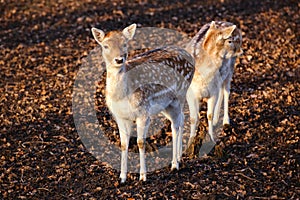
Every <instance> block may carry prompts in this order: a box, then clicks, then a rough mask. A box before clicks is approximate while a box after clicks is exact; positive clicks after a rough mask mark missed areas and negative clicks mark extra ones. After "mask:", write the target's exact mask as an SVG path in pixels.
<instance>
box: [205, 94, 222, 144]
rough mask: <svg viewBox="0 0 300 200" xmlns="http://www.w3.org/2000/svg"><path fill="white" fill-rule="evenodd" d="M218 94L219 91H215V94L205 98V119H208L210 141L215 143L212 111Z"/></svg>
mask: <svg viewBox="0 0 300 200" xmlns="http://www.w3.org/2000/svg"><path fill="white" fill-rule="evenodd" d="M218 96H219V92H218V91H217V92H216V94H215V95H212V96H211V97H210V98H209V99H208V100H207V119H208V133H209V136H210V139H211V141H212V142H214V143H215V140H214V134H213V133H214V131H213V113H214V109H215V107H216V103H217V99H218Z"/></svg>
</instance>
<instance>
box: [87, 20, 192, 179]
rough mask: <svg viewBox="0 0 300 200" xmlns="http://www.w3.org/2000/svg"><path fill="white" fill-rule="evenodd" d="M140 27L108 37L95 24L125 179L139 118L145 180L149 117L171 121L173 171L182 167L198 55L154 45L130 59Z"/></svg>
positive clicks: (108, 100) (142, 171)
mask: <svg viewBox="0 0 300 200" xmlns="http://www.w3.org/2000/svg"><path fill="white" fill-rule="evenodd" d="M135 31H136V25H135V24H132V25H130V26H128V27H126V28H125V29H123V31H111V32H109V33H108V34H106V35H105V33H104V32H103V31H102V30H99V29H96V28H92V34H93V36H94V38H95V40H96V41H97V42H98V43H99V44H100V46H101V47H102V56H103V58H104V61H105V64H106V70H107V77H106V103H107V106H108V108H109V110H110V111H111V112H112V114H113V116H114V118H115V120H116V122H117V124H118V129H119V133H120V139H121V151H122V153H121V173H120V178H121V182H122V183H123V182H125V181H126V177H127V157H128V144H129V138H130V133H131V130H132V125H133V122H134V121H135V122H136V126H137V144H138V148H139V154H140V180H143V181H146V163H145V137H146V133H147V131H148V127H149V123H150V116H152V115H156V114H158V113H162V114H163V115H164V116H165V117H166V118H167V119H169V120H170V121H171V128H172V140H173V144H172V145H173V151H172V152H173V157H172V163H171V164H172V169H178V167H179V166H178V162H179V161H180V159H181V154H182V141H181V140H182V132H183V125H184V115H183V105H184V101H185V97H186V92H187V90H188V87H189V86H190V83H191V82H192V79H193V75H194V71H195V67H194V58H193V57H192V56H191V55H190V54H189V53H188V52H186V50H184V49H180V48H177V47H162V48H158V49H154V50H151V51H148V52H146V53H143V54H140V55H138V56H136V57H134V58H133V59H130V60H127V53H128V47H127V46H128V42H129V41H130V40H131V39H132V38H133V36H134V34H135Z"/></svg>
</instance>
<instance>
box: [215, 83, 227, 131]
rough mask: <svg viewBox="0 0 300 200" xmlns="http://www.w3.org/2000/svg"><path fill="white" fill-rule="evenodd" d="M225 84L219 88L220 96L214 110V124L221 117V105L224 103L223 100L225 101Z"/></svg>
mask: <svg viewBox="0 0 300 200" xmlns="http://www.w3.org/2000/svg"><path fill="white" fill-rule="evenodd" d="M223 95H224V93H223V86H222V87H221V88H220V89H219V98H218V100H217V104H216V107H215V110H214V116H213V125H214V126H216V125H217V123H218V121H219V117H220V111H221V105H222V101H223Z"/></svg>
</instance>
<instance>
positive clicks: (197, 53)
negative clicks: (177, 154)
mask: <svg viewBox="0 0 300 200" xmlns="http://www.w3.org/2000/svg"><path fill="white" fill-rule="evenodd" d="M241 44H242V35H241V31H240V30H239V29H238V28H237V27H236V25H234V24H232V23H229V22H222V21H217V22H214V21H212V22H211V23H208V24H206V25H204V26H203V27H202V28H201V29H200V31H199V32H198V33H197V34H196V35H195V36H194V37H193V39H192V40H191V41H190V42H189V43H188V45H187V46H186V50H187V51H188V52H189V53H190V54H191V55H192V56H193V57H194V59H195V68H196V70H195V74H194V78H193V81H192V83H191V86H190V88H189V90H188V92H187V102H188V106H189V110H190V120H191V133H190V139H189V142H188V145H190V144H191V143H192V141H193V139H194V137H195V134H196V128H197V125H198V112H199V101H200V99H202V98H208V100H207V119H208V133H209V136H210V138H211V141H212V142H215V140H214V136H213V126H215V125H216V124H217V122H218V120H219V114H220V107H221V104H222V101H223V97H224V118H223V125H225V124H229V115H228V100H229V93H230V82H231V79H232V75H233V70H234V64H235V60H236V57H237V56H239V55H241V54H242V53H243V50H242V49H241Z"/></svg>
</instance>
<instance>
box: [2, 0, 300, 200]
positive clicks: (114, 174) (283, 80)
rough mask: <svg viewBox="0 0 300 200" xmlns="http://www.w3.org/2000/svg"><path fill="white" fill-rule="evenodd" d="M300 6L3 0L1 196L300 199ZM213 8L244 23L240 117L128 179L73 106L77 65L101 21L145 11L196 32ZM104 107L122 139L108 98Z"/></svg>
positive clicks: (120, 24) (291, 2)
mask: <svg viewBox="0 0 300 200" xmlns="http://www.w3.org/2000/svg"><path fill="white" fill-rule="evenodd" d="M203 2H204V1H203ZM299 8H300V4H299V1H297V0H286V1H279V0H277V1H276V0H275V1H269V0H266V1H262V0H252V1H242V0H231V1H227V0H225V1H224V2H221V1H212V0H210V1H206V2H205V3H202V1H198V0H191V1H177V2H176V3H174V2H173V1H168V0H166V1H151V0H149V1H148V0H140V1H130V2H129V3H128V2H123V1H105V0H98V1H95V0H83V1H67V0H61V1H46V0H40V1H25V0H20V1H12V0H6V1H0V25H1V30H0V54H1V55H0V109H1V112H0V152H1V153H0V199H150V198H152V199H299V198H300V184H299V180H300V173H299V161H300V148H299V137H300V134H299V130H300V122H299V121H300V90H299V88H300V82H299V80H300V62H299V55H300V48H299V47H300V45H299V44H300V38H299V32H300V13H299ZM212 20H224V21H230V22H233V23H235V24H237V25H238V27H240V29H241V30H242V32H243V49H244V55H242V56H241V57H240V58H239V59H238V60H237V64H236V68H235V75H234V77H233V81H232V93H231V96H230V117H231V126H230V127H224V129H223V131H222V134H221V137H220V140H219V143H218V145H217V146H215V149H214V150H213V151H212V152H211V153H209V154H208V156H206V157H201V158H197V157H196V158H191V157H188V156H185V157H184V159H183V162H182V164H181V167H180V170H179V171H175V172H171V171H170V169H169V166H166V167H165V168H162V169H159V170H156V171H152V172H149V173H148V177H147V178H148V180H147V182H145V183H141V182H139V181H138V177H139V176H138V174H134V173H132V174H130V175H129V176H128V180H127V183H126V184H124V185H120V184H119V179H118V177H119V172H118V171H117V170H115V169H112V168H110V167H107V166H106V165H105V163H103V162H101V161H98V160H97V159H96V158H95V157H93V156H92V154H90V153H89V152H88V151H87V150H86V148H85V147H84V145H83V143H82V142H81V140H80V138H79V135H78V132H77V130H76V128H75V124H74V120H73V115H72V114H73V113H72V92H73V85H74V81H75V78H76V74H77V72H78V70H79V69H80V66H81V65H82V62H83V61H82V60H83V58H85V57H86V56H87V55H88V54H89V52H90V51H91V50H92V49H94V48H95V47H96V46H97V44H96V42H95V41H94V39H93V38H92V35H91V32H90V28H91V27H99V28H102V29H104V30H106V31H108V30H113V29H121V28H124V27H125V26H127V25H129V24H131V23H134V22H135V23H138V24H139V27H149V26H150V27H164V28H170V29H173V30H176V31H179V32H185V33H187V34H188V35H189V36H193V35H194V34H195V33H196V32H197V31H198V30H199V29H200V28H201V27H202V26H203V25H204V24H205V23H207V22H210V21H212ZM101 85H102V86H101ZM98 87H99V88H100V90H101V87H102V88H103V82H100V84H99V86H98ZM100 90H99V91H100ZM98 94H100V93H98ZM97 107H98V108H97V110H98V114H97V116H98V118H99V120H101V119H102V120H104V122H103V123H106V124H107V126H106V127H108V128H109V127H110V129H111V132H112V133H113V134H115V136H113V137H111V138H110V139H111V140H112V141H113V142H116V143H118V140H119V139H118V136H117V134H116V133H117V129H116V127H115V125H112V126H110V124H113V123H114V121H113V119H112V118H111V117H109V113H108V110H107V108H106V107H105V104H103V101H98V103H97ZM201 110H202V111H201V115H202V116H203V119H202V121H203V122H204V125H205V107H204V106H203V107H202V108H201ZM105 121H106V122H105ZM203 127H204V128H203ZM206 128H207V127H205V126H203V125H202V126H200V128H199V132H202V129H206ZM167 129H168V128H167ZM167 131H168V130H165V132H166V133H167ZM161 138H165V139H166V140H168V141H170V135H168V134H167V136H166V134H165V133H164V132H162V133H161ZM149 143H151V141H150V142H149ZM132 145H134V142H132ZM162 145H163V144H162Z"/></svg>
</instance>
